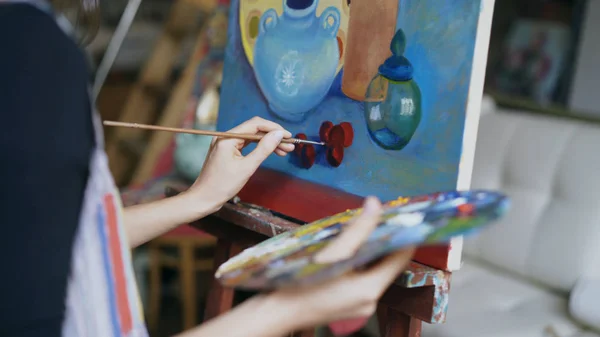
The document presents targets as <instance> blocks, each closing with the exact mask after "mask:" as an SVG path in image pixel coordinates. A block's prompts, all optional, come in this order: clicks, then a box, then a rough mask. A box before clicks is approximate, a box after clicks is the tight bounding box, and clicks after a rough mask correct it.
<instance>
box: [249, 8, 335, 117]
mask: <svg viewBox="0 0 600 337" xmlns="http://www.w3.org/2000/svg"><path fill="white" fill-rule="evenodd" d="M317 6H318V0H283V13H282V14H281V15H278V14H277V12H276V11H275V10H274V9H272V8H271V9H268V10H266V11H265V12H264V13H263V14H262V16H261V18H260V21H259V27H258V36H257V38H256V42H255V45H254V67H253V68H254V75H255V77H256V80H257V82H258V86H259V87H260V90H261V92H262V93H263V95H264V97H265V98H266V100H267V102H268V106H269V110H270V111H271V112H272V113H274V114H275V115H276V116H278V117H279V118H281V119H283V120H285V121H289V122H300V121H302V120H304V119H305V118H306V116H307V114H308V113H309V112H310V111H311V110H312V109H313V108H315V107H316V106H317V105H318V104H319V103H321V101H322V100H323V98H324V97H325V96H326V95H327V93H328V92H329V89H330V88H331V85H332V83H333V80H334V78H335V75H336V72H337V67H338V63H339V55H340V51H339V46H338V41H337V33H338V29H339V26H340V12H339V10H338V9H337V8H336V7H333V6H331V7H327V8H326V9H325V10H324V11H323V12H322V13H321V15H320V16H317V15H316V9H317Z"/></svg>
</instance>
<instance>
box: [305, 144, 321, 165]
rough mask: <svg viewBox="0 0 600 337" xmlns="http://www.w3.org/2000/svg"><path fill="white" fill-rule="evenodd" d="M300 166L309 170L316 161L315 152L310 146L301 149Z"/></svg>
mask: <svg viewBox="0 0 600 337" xmlns="http://www.w3.org/2000/svg"><path fill="white" fill-rule="evenodd" d="M301 159H302V166H304V168H307V169H309V168H311V167H312V166H313V165H314V164H315V160H316V159H317V151H316V150H315V147H314V146H312V145H311V144H306V145H305V146H304V148H303V149H302V156H301Z"/></svg>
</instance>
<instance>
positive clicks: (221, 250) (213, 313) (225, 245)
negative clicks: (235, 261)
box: [204, 239, 241, 321]
mask: <svg viewBox="0 0 600 337" xmlns="http://www.w3.org/2000/svg"><path fill="white" fill-rule="evenodd" d="M240 251H241V248H240V247H238V246H236V245H233V244H232V243H231V242H228V241H225V240H222V239H219V240H218V241H217V247H216V250H215V259H214V269H213V273H214V272H215V271H216V269H217V268H219V266H220V265H221V264H223V263H224V262H225V261H227V260H228V259H229V257H231V256H233V255H235V254H237V253H239V252H240ZM233 295H234V291H233V289H229V288H224V287H222V286H221V284H220V283H219V281H217V280H213V281H212V282H211V286H210V290H209V292H208V298H207V300H206V310H205V312H204V320H205V321H207V320H209V319H212V318H215V317H217V316H219V315H220V314H222V313H224V312H226V311H228V310H230V309H231V308H232V307H233Z"/></svg>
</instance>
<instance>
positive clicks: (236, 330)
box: [176, 295, 298, 337]
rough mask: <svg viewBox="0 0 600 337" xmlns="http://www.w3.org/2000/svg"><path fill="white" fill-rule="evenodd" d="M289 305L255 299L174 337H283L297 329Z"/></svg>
mask: <svg viewBox="0 0 600 337" xmlns="http://www.w3.org/2000/svg"><path fill="white" fill-rule="evenodd" d="M289 304H290V303H286V302H284V301H281V300H280V299H279V297H276V296H270V295H267V296H263V295H260V296H255V297H254V298H252V299H250V300H247V301H245V302H244V303H242V304H240V305H239V306H237V307H235V308H234V309H233V310H231V311H229V312H228V313H226V314H223V315H221V316H219V317H217V318H215V319H213V320H210V321H208V322H206V323H204V324H202V325H201V326H199V327H197V328H194V329H191V330H187V331H185V332H183V333H181V334H180V335H177V336H176V337H215V336H227V337H283V336H285V335H287V334H289V333H290V332H292V331H294V330H296V329H298V328H297V327H296V326H297V324H296V322H297V318H298V317H294V316H298V315H297V314H298V313H297V312H295V311H294V309H293V307H291V306H290V305H289Z"/></svg>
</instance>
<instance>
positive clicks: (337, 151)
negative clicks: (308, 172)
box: [327, 145, 344, 167]
mask: <svg viewBox="0 0 600 337" xmlns="http://www.w3.org/2000/svg"><path fill="white" fill-rule="evenodd" d="M343 160H344V147H343V146H341V145H337V146H334V147H330V148H328V149H327V161H328V162H329V164H330V165H331V166H333V167H338V166H340V164H342V161H343Z"/></svg>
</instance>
